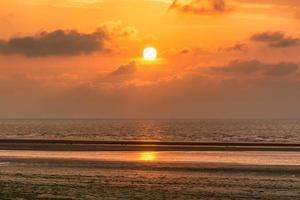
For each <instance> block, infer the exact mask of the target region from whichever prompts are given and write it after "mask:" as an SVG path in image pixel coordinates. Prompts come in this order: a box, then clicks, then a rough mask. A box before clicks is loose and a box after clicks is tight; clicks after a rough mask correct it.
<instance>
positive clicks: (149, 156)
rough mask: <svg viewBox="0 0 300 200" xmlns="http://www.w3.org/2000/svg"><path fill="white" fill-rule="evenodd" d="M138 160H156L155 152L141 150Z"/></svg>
mask: <svg viewBox="0 0 300 200" xmlns="http://www.w3.org/2000/svg"><path fill="white" fill-rule="evenodd" d="M139 160H140V161H154V160H156V153H155V152H142V153H140V155H139Z"/></svg>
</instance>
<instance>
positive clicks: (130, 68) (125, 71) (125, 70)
mask: <svg viewBox="0 0 300 200" xmlns="http://www.w3.org/2000/svg"><path fill="white" fill-rule="evenodd" d="M135 72H136V63H135V62H134V61H132V62H130V63H128V64H126V65H121V66H120V67H118V69H116V70H115V71H113V72H112V73H110V76H123V75H130V74H134V73H135Z"/></svg>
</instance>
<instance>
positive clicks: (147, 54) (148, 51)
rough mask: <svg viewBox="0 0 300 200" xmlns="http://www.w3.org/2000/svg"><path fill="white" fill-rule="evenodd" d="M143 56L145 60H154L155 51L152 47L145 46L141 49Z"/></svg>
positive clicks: (155, 56)
mask: <svg viewBox="0 0 300 200" xmlns="http://www.w3.org/2000/svg"><path fill="white" fill-rule="evenodd" d="M143 57H144V59H145V60H150V61H151V60H155V59H156V58H157V51H156V49H155V48H153V47H147V48H145V49H144V51H143Z"/></svg>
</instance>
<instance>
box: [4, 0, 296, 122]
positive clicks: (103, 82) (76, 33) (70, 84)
mask: <svg viewBox="0 0 300 200" xmlns="http://www.w3.org/2000/svg"><path fill="white" fill-rule="evenodd" d="M299 22H300V2H299V1H298V0H251V1H250V0H177V1H173V0H27V1H22V0H10V1H1V2H0V28H1V31H0V97H1V98H0V110H1V113H0V117H1V118H39V117H42V118H52V117H53V118H64V117H72V118H73V117H74V118H90V117H92V118H95V117H96V118H97V117H99V118H240V117H242V118H295V117H300V110H299V109H300V103H299V102H300V101H299V97H300V92H299V91H300V90H299V89H300V82H299V80H300V79H299V78H300V74H299V69H298V68H299V63H300V56H299V52H300V41H299V39H300V25H299V24H300V23H299ZM149 45H150V46H154V47H156V48H157V50H158V53H159V58H158V59H157V60H156V61H145V60H144V59H143V58H142V51H143V49H144V48H145V47H146V46H149Z"/></svg>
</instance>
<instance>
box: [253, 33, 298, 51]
mask: <svg viewBox="0 0 300 200" xmlns="http://www.w3.org/2000/svg"><path fill="white" fill-rule="evenodd" d="M251 40H252V41H254V42H264V43H266V44H267V45H268V46H269V47H273V48H286V47H291V46H296V45H299V38H294V37H292V36H286V35H285V34H284V33H283V32H279V31H277V32H269V31H266V32H262V33H257V34H254V35H253V36H252V37H251Z"/></svg>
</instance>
